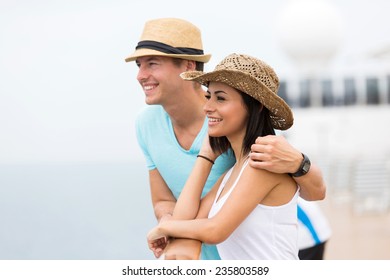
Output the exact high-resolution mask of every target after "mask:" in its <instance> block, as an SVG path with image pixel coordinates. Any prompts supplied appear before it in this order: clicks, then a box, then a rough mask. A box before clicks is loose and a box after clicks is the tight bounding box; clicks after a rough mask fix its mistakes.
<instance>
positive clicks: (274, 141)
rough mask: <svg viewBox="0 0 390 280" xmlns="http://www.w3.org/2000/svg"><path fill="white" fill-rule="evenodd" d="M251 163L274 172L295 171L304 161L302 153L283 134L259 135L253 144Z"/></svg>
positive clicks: (255, 166) (253, 165)
mask: <svg viewBox="0 0 390 280" xmlns="http://www.w3.org/2000/svg"><path fill="white" fill-rule="evenodd" d="M249 157H250V160H249V164H250V165H251V166H252V167H254V168H259V169H265V170H268V171H270V172H273V173H294V172H296V171H297V170H298V168H299V166H300V164H301V162H302V158H303V157H302V154H301V152H300V151H298V150H297V149H295V148H294V147H292V146H291V145H290V143H288V142H287V140H286V139H285V138H284V137H283V136H276V135H267V136H264V137H257V139H256V141H255V144H253V145H252V146H251V152H250V154H249Z"/></svg>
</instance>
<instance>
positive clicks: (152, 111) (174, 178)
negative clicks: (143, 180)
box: [136, 105, 235, 259]
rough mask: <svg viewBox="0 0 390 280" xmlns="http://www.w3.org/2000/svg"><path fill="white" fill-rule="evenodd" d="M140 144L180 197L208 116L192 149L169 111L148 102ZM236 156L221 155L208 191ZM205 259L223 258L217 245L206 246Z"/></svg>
mask: <svg viewBox="0 0 390 280" xmlns="http://www.w3.org/2000/svg"><path fill="white" fill-rule="evenodd" d="M136 133H137V140H138V144H139V146H140V147H141V149H142V151H143V153H144V156H145V159H146V164H147V167H148V169H149V170H152V169H155V168H157V169H158V171H159V172H160V174H161V176H162V177H163V179H164V180H165V182H166V183H167V185H168V186H169V188H170V189H171V191H172V193H173V195H174V196H175V198H176V199H177V198H178V197H179V195H180V193H181V190H182V189H183V187H184V185H185V182H186V181H187V178H188V176H189V175H190V173H191V171H192V168H193V166H194V163H195V160H196V156H197V155H198V153H199V150H200V148H201V145H202V142H203V139H204V137H205V136H206V135H207V119H206V120H205V122H204V124H203V127H202V129H201V131H200V132H199V134H198V135H197V137H196V138H195V140H194V142H193V143H192V146H191V148H190V149H189V150H185V149H183V148H182V147H181V146H180V144H179V143H178V142H177V139H176V137H175V133H174V131H173V127H172V122H171V119H170V117H169V115H168V114H167V113H166V112H165V110H164V109H163V108H162V106H160V105H151V106H147V107H146V108H145V109H144V110H143V111H141V113H140V114H139V115H138V117H137V120H136ZM234 162H235V159H234V157H233V155H232V154H231V153H229V154H223V155H221V156H219V157H218V158H217V160H216V161H215V164H214V165H213V168H212V169H211V172H210V175H209V177H208V179H207V182H206V186H205V188H204V189H203V194H202V195H205V194H206V193H207V192H208V191H209V190H210V189H211V187H212V186H213V185H214V184H215V182H216V181H217V180H218V178H219V177H220V176H221V175H222V174H223V173H224V172H225V171H226V170H228V169H229V168H230V167H232V166H233V164H234ZM201 258H202V259H220V257H219V254H218V251H217V249H216V246H214V245H206V244H204V245H203V246H202V255H201Z"/></svg>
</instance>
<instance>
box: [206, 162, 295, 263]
mask: <svg viewBox="0 0 390 280" xmlns="http://www.w3.org/2000/svg"><path fill="white" fill-rule="evenodd" d="M247 165H248V160H247V161H246V162H245V163H244V165H243V167H242V169H241V170H240V173H239V175H238V177H237V179H236V180H235V182H234V183H233V185H232V187H231V188H230V190H229V191H228V192H227V193H226V194H225V195H224V196H223V197H221V198H220V199H219V200H218V201H217V199H218V197H219V196H220V194H221V192H222V190H223V188H224V186H225V184H226V182H227V180H228V179H229V177H230V175H231V172H232V169H233V168H231V169H230V170H229V171H228V172H227V173H226V175H225V177H224V179H223V181H222V183H221V185H220V186H219V189H218V192H217V195H216V197H215V200H214V203H213V205H212V207H211V210H210V212H209V215H208V216H209V218H212V217H214V216H215V215H216V214H217V213H218V212H219V210H220V209H221V208H222V206H223V205H224V204H225V202H226V200H227V199H228V198H229V196H230V194H231V193H232V191H233V189H234V188H235V187H236V185H237V182H238V180H239V179H240V177H241V174H242V172H243V170H244V169H245V167H246V166H247ZM298 196H299V189H298V190H297V192H296V193H295V195H294V197H293V198H292V199H291V201H290V202H288V203H287V204H284V205H281V206H266V205H262V204H258V205H257V206H256V208H255V209H254V210H253V211H252V212H251V213H250V214H249V216H248V217H247V218H246V219H245V220H244V221H243V222H242V223H241V224H240V225H239V226H238V227H237V228H236V229H235V230H234V231H233V233H232V234H231V235H230V236H229V237H228V238H227V239H226V240H225V241H223V242H222V243H219V244H217V248H218V252H219V255H220V256H221V259H222V260H234V259H237V260H250V259H252V260H298V221H297V199H298ZM243 203H245V201H243Z"/></svg>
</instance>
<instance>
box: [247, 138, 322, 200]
mask: <svg viewBox="0 0 390 280" xmlns="http://www.w3.org/2000/svg"><path fill="white" fill-rule="evenodd" d="M302 160H303V156H302V153H301V152H300V151H298V150H297V149H295V148H294V147H293V146H291V145H290V143H288V142H287V140H286V139H285V138H284V137H283V136H275V135H268V136H265V137H258V138H257V139H256V142H255V144H253V145H252V147H251V153H250V161H249V164H250V165H251V166H252V167H254V168H259V169H265V170H268V171H270V172H274V173H295V172H296V171H297V170H298V169H299V167H300V165H301V163H302ZM292 178H293V179H294V180H295V181H296V182H297V184H298V185H299V186H300V187H301V191H300V196H301V197H302V198H304V199H305V200H309V201H310V200H322V199H324V198H325V194H326V185H325V182H324V180H323V177H322V173H321V170H320V169H319V168H318V167H317V166H316V165H315V164H312V165H311V167H310V169H309V172H308V173H306V174H305V175H303V176H300V177H292Z"/></svg>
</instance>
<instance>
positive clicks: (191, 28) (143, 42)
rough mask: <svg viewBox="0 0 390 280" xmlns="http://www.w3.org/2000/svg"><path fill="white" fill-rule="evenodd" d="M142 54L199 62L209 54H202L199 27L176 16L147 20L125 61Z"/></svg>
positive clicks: (208, 58) (204, 59) (207, 58)
mask: <svg viewBox="0 0 390 280" xmlns="http://www.w3.org/2000/svg"><path fill="white" fill-rule="evenodd" d="M142 56H168V57H174V58H181V59H188V60H194V61H199V62H208V61H209V60H210V57H211V55H210V54H204V52H203V44H202V37H201V32H200V30H199V28H197V27H196V26H195V25H193V24H192V23H190V22H188V21H185V20H182V19H177V18H162V19H154V20H150V21H147V22H146V23H145V26H144V30H143V33H142V35H141V39H140V41H139V42H138V45H137V46H136V50H135V52H134V53H132V54H131V55H129V56H128V57H126V59H125V61H126V62H129V61H134V60H136V59H137V58H138V57H142Z"/></svg>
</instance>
